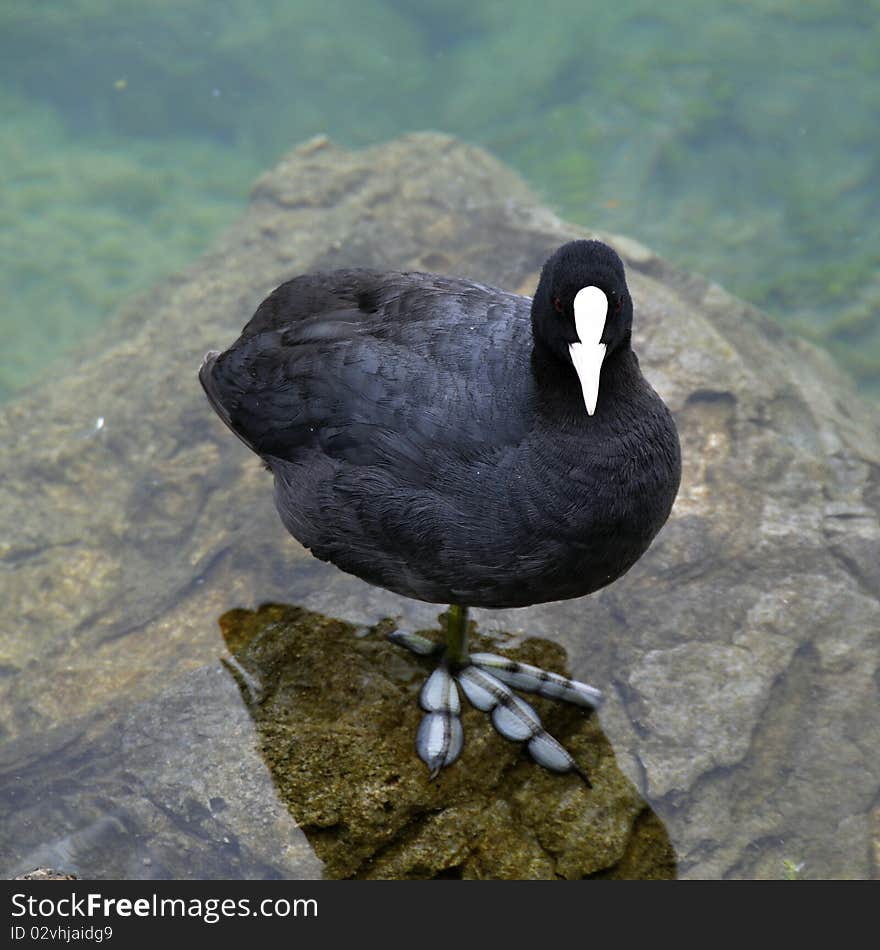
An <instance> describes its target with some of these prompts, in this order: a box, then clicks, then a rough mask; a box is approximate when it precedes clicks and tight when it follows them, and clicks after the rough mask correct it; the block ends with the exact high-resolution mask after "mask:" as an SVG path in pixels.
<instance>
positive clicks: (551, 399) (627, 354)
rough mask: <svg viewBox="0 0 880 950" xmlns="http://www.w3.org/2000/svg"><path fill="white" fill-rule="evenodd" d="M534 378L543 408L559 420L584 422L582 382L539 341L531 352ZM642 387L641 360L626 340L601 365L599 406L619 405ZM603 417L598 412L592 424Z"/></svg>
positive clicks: (572, 369) (571, 368) (564, 362)
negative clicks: (567, 418)
mask: <svg viewBox="0 0 880 950" xmlns="http://www.w3.org/2000/svg"><path fill="white" fill-rule="evenodd" d="M532 375H533V377H534V380H535V383H536V391H537V394H538V397H539V402H540V405H541V407H542V408H543V409H545V410H546V411H548V412H550V413H552V414H553V415H554V416H555V417H556V418H557V419H560V418H563V417H566V416H569V415H570V416H571V417H572V418H573V419H574V420H577V421H583V419H584V417H585V412H584V404H583V396H582V393H581V385H580V380H579V379H578V376H577V373H576V372H575V369H574V366H572V364H571V362H569V361H565V360H561V359H560V358H559V357H558V356H557V355H556V353H554V352H553V351H552V350H550V348H549V347H547V346H546V345H544V344H543V343H540V342H539V341H536V342H535V346H534V349H533V350H532ZM642 384H643V377H642V373H641V370H640V369H639V360H638V357H637V356H636V354H635V353H634V352H633V350H632V347H631V346H630V344H629V341H626V342H625V343H622V344H621V345H619V346H618V347H616V348H615V349H614V350H613V351H612V352H611V353H609V354H608V355H607V356H606V357H605V360H604V362H603V363H602V372H601V375H600V377H599V405H600V406H601V404H602V403H603V402H605V401H607V400H612V399H613V400H615V401H618V402H619V401H621V400H623V401H626V400H627V399H631V398H632V397H633V396H634V395H635V394H636V393H638V391H639V390H640V388H641V386H642ZM600 415H601V414H599V413H597V415H596V416H594V417H592V421H594V422H598V420H599V417H600ZM587 418H591V417H587Z"/></svg>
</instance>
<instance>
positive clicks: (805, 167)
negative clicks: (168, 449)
mask: <svg viewBox="0 0 880 950" xmlns="http://www.w3.org/2000/svg"><path fill="white" fill-rule="evenodd" d="M878 12H880V8H878V5H877V3H876V2H871V3H865V2H862V0H848V2H835V3H803V2H797V0H755V2H749V3H741V4H728V3H721V2H710V3H703V2H696V0H694V2H684V3H676V4H672V5H667V6H666V7H664V8H663V9H662V10H658V8H657V6H656V4H652V3H648V2H645V0H629V2H622V3H616V4H612V5H605V4H593V5H590V6H588V7H585V6H584V4H583V3H581V2H575V0H551V2H549V3H547V4H543V5H541V6H539V7H535V6H530V5H527V4H522V5H521V9H519V10H518V12H517V14H516V15H515V16H511V15H510V5H509V4H504V3H498V2H486V0H483V2H476V3H474V2H469V3H462V2H458V0H434V2H429V3H424V2H419V3H415V2H394V3H390V2H382V0H369V2H352V0H335V2H329V3H327V2H321V3H314V4H313V3H308V2H299V3H296V4H289V3H284V2H279V0H255V2H248V3H246V4H245V3H241V2H236V0H231V2H227V3H224V4H222V6H221V8H220V10H218V9H217V5H216V4H214V3H200V2H196V3H192V4H187V5H186V8H185V9H179V8H178V7H177V6H175V5H173V4H164V3H162V4H150V5H149V6H147V7H144V5H143V4H136V3H134V2H124V3H119V2H116V0H114V2H110V0H55V2H47V3H41V4H39V5H38V6H34V5H33V4H30V3H26V2H24V0H21V2H10V3H5V4H4V5H3V9H2V11H0V105H2V110H3V114H4V121H3V124H2V131H0V153H2V166H3V169H4V187H3V205H2V211H0V214H2V227H0V249H2V253H0V287H2V288H3V301H4V306H3V310H2V314H0V321H2V322H0V326H2V331H3V337H4V347H3V352H2V354H0V396H2V394H4V393H5V394H6V395H7V396H8V395H9V394H11V393H12V392H13V391H14V390H15V389H16V388H17V387H19V386H21V385H24V384H25V383H26V382H27V381H28V380H30V379H33V378H34V377H35V376H39V374H40V373H41V372H43V371H45V366H46V362H47V361H48V360H50V359H52V358H54V357H57V356H58V355H59V354H61V353H62V352H63V351H64V350H65V348H67V347H69V346H70V345H71V344H73V343H75V342H77V341H79V340H82V339H83V338H85V337H88V336H90V335H93V334H95V333H96V332H97V331H99V329H100V327H101V325H102V323H103V321H105V320H106V318H107V317H108V316H109V315H110V314H111V313H112V312H113V311H114V310H115V309H116V308H117V307H118V306H119V305H120V303H121V302H122V301H124V300H125V299H126V298H127V297H129V296H130V295H131V293H132V292H134V291H137V290H144V289H146V288H147V287H149V286H150V284H151V283H152V282H153V281H155V280H156V279H157V278H159V277H161V276H164V275H167V274H170V273H173V272H175V271H178V270H179V269H181V267H183V266H185V265H186V263H187V262H188V261H190V260H192V259H193V258H194V257H195V256H196V255H197V254H198V253H199V252H200V251H201V250H203V249H204V248H206V247H207V246H208V244H209V243H210V241H211V240H212V238H213V237H214V236H215V235H216V234H217V233H218V232H219V230H221V229H222V228H223V227H224V226H225V225H226V224H228V223H229V222H231V221H232V220H233V219H234V218H235V217H236V215H237V214H238V212H239V211H240V209H241V208H242V206H243V204H244V201H245V198H246V193H247V189H248V188H249V186H250V183H251V181H252V179H253V177H254V176H255V174H256V173H257V172H258V171H260V170H261V169H263V168H265V167H268V166H270V165H271V164H273V163H274V161H275V160H276V159H277V158H278V156H279V155H280V154H282V153H283V152H284V151H285V150H287V149H288V148H290V147H291V146H292V145H294V144H295V143H296V142H298V141H301V140H303V139H305V138H308V137H309V136H311V135H314V134H316V133H327V134H329V135H330V136H331V138H333V139H334V140H336V141H339V142H340V143H341V144H343V145H352V146H359V145H363V144H366V143H372V142H379V141H384V140H386V139H387V138H389V137H391V136H393V135H396V134H399V133H401V132H404V131H409V130H413V129H426V128H428V129H430V128H434V129H439V130H441V131H445V132H450V133H452V134H455V135H459V136H462V137H464V138H465V139H467V140H468V141H472V142H475V143H479V144H482V145H485V146H487V147H488V148H489V149H490V150H492V151H493V152H494V153H495V154H497V155H499V156H500V157H501V158H503V159H504V160H506V161H508V162H510V163H512V164H513V165H514V166H515V167H517V168H518V169H519V170H520V171H521V172H522V173H523V174H524V175H525V176H526V178H527V179H528V180H529V182H530V183H531V184H532V186H533V187H534V188H535V189H536V190H537V191H538V193H539V195H540V196H541V198H542V199H543V200H544V201H545V202H547V203H549V204H550V205H551V206H553V207H555V208H557V209H558V210H559V211H560V212H561V213H562V214H563V216H564V217H566V218H568V219H570V220H573V221H576V222H579V223H582V224H585V225H587V226H590V227H596V228H601V229H607V230H610V231H615V232H618V233H624V234H629V235H631V236H633V237H636V238H638V239H640V240H642V241H643V242H644V243H646V244H648V245H649V246H652V247H654V248H655V249H656V250H657V251H658V252H660V253H661V254H663V255H664V256H666V257H668V258H670V259H671V260H672V261H674V262H676V263H677V264H679V265H680V266H681V267H683V268H686V269H688V270H694V271H697V272H699V273H703V274H706V275H708V276H710V277H711V278H713V279H715V280H717V281H719V282H721V283H722V284H723V285H725V286H726V287H728V288H729V289H730V290H732V291H734V292H735V293H737V294H738V295H739V296H742V297H744V298H745V299H747V300H750V301H752V302H753V303H756V304H757V305H759V306H761V307H762V308H764V309H766V310H767V311H768V312H770V313H771V314H773V315H774V316H775V317H776V318H777V319H779V320H780V321H781V322H783V323H785V324H786V325H787V326H790V327H794V328H796V329H799V330H800V331H802V332H804V333H806V334H808V335H810V336H812V337H814V338H816V339H819V340H821V341H822V342H823V344H824V345H826V346H828V348H829V349H830V350H831V351H832V352H833V353H835V355H836V356H837V357H838V358H839V359H840V360H841V362H842V363H843V365H845V366H846V367H847V369H848V370H849V371H850V372H851V373H852V374H853V375H854V376H855V377H856V378H857V379H858V380H859V382H860V385H861V386H862V387H863V389H864V390H865V391H869V392H873V393H875V394H876V393H878V392H880V317H878V313H880V305H878V304H880V256H878V250H877V248H878V247H880V224H878V221H880V207H878V201H880V198H878V195H880V187H878V186H880V182H878V180H877V175H878V172H877V166H876V162H875V156H876V152H877V147H878V144H880V143H878V132H877V123H876V116H877V114H878V113H880V81H878V79H880V75H878V74H880V54H878V52H877V51H878V49H880V37H878V29H880V26H878V24H880V17H878Z"/></svg>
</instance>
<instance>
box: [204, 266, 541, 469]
mask: <svg viewBox="0 0 880 950" xmlns="http://www.w3.org/2000/svg"><path fill="white" fill-rule="evenodd" d="M528 307H529V301H528V300H527V299H526V298H522V297H517V296H515V295H512V294H504V293H502V292H500V291H497V290H493V289H492V288H487V287H484V286H483V285H480V284H476V283H472V282H469V281H461V280H455V279H451V278H441V277H435V276H433V275H426V274H397V275H387V274H386V275H380V274H373V273H371V272H366V271H346V272H334V273H333V274H318V275H310V276H308V277H304V278H297V279H295V280H293V281H289V282H288V283H287V284H283V285H282V286H281V287H279V288H278V289H277V290H276V291H275V292H274V293H273V294H272V295H270V297H269V298H267V300H266V301H265V302H264V303H263V304H262V305H261V307H260V308H259V309H258V311H257V313H256V314H255V315H254V317H253V319H252V320H251V321H250V323H249V324H248V325H247V327H245V329H244V331H243V332H242V335H241V337H240V339H239V341H238V342H237V343H236V344H235V346H233V347H232V348H230V350H228V351H227V352H226V353H224V354H223V355H222V356H220V357H219V358H217V359H216V360H215V361H214V363H213V365H212V366H211V367H210V368H209V370H208V373H207V374H206V375H207V376H208V378H207V380H203V381H204V382H205V388H206V390H207V391H208V395H209V397H210V398H211V401H212V402H213V403H214V405H215V408H217V410H218V412H219V414H220V415H221V417H222V418H224V421H226V422H227V424H228V425H229V426H230V428H232V429H233V431H235V432H236V433H237V434H238V435H239V436H240V437H241V438H242V439H243V440H244V441H245V442H246V443H247V444H248V445H250V446H251V448H253V450H254V451H255V452H257V453H258V454H259V455H261V456H263V457H267V458H278V459H282V460H285V461H291V462H292V461H296V459H297V457H298V456H300V455H301V454H302V453H303V452H308V451H309V450H312V451H314V449H316V448H319V449H320V451H321V452H323V453H324V454H325V455H326V456H328V457H329V458H332V459H336V460H339V461H342V462H347V463H352V464H355V465H364V466H370V465H379V466H395V467H396V468H397V470H398V472H399V474H400V475H403V474H404V470H412V471H417V470H419V469H425V468H427V469H430V467H431V466H432V465H436V464H443V463H445V462H448V460H449V457H450V455H452V456H453V457H456V458H462V457H464V458H478V457H481V456H486V457H489V456H491V455H492V454H493V452H494V451H496V450H497V449H499V448H501V447H504V446H509V445H510V444H512V443H515V442H516V441H518V440H519V439H520V438H522V436H523V434H524V427H525V425H526V422H525V419H524V416H523V413H522V412H521V411H513V409H512V406H515V405H516V406H521V405H522V400H523V398H525V397H524V394H523V391H524V388H525V387H527V386H528V385H529V381H530V375H529V367H528V358H529V354H530V350H531V329H530V324H529V320H528V312H529V311H528ZM309 454H310V453H309Z"/></svg>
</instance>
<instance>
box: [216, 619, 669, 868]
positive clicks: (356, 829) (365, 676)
mask: <svg viewBox="0 0 880 950" xmlns="http://www.w3.org/2000/svg"><path fill="white" fill-rule="evenodd" d="M219 623H220V627H221V630H222V632H223V636H224V639H225V640H226V643H227V646H228V647H229V650H230V652H231V653H232V654H233V656H234V657H235V664H230V666H229V669H230V671H231V672H232V673H233V675H234V676H235V678H236V680H237V682H238V684H239V687H240V689H241V693H242V696H243V698H244V700H245V703H246V705H247V707H248V709H249V710H250V713H251V715H252V716H253V719H254V722H255V724H256V727H257V733H258V736H259V740H258V741H259V742H260V744H261V749H260V751H261V754H262V757H263V759H264V761H265V763H266V765H267V766H268V768H269V771H270V773H271V775H272V779H273V781H274V783H275V785H276V788H277V790H278V793H279V795H280V797H281V799H282V801H283V802H284V804H285V805H286V806H287V808H288V809H289V810H290V812H291V814H292V816H293V817H294V819H295V820H296V822H297V824H298V825H299V826H300V827H301V828H302V830H303V831H304V832H305V834H306V835H307V837H308V839H309V842H310V844H311V846H312V847H313V848H314V849H315V852H316V854H317V855H318V857H319V858H320V859H321V860H322V861H323V862H324V874H325V876H327V877H335V878H349V877H353V878H390V879H399V878H508V879H518V878H543V879H546V878H566V879H576V878H584V877H612V878H671V877H674V876H675V872H676V862H675V854H674V852H673V850H672V846H671V844H670V842H669V838H668V836H667V833H666V829H665V827H664V826H663V824H662V823H661V822H660V820H659V819H658V818H657V816H656V815H655V814H654V813H653V812H652V811H651V809H650V808H649V807H648V806H647V804H646V803H645V801H644V800H643V799H642V798H641V797H640V795H639V794H638V792H637V791H636V789H635V788H634V787H633V785H632V783H631V782H629V780H628V779H627V778H626V777H625V776H624V775H623V774H622V773H621V772H620V770H619V769H618V768H617V764H616V762H615V757H614V752H613V750H612V749H611V746H610V745H609V743H608V741H607V739H606V738H605V736H604V734H603V733H602V731H601V729H600V728H599V725H598V722H597V720H596V717H595V716H586V715H585V714H584V712H583V711H582V710H579V709H575V708H565V707H563V706H561V705H559V704H555V703H552V702H548V701H546V700H542V699H536V700H535V707H536V709H537V711H538V712H539V714H540V716H541V718H542V720H543V722H544V724H545V726H546V728H547V729H548V731H550V732H551V734H552V735H554V736H556V738H558V739H559V740H560V741H561V742H562V743H563V744H564V745H565V746H566V748H567V749H568V750H569V751H570V752H571V753H572V755H574V757H575V758H576V759H577V761H578V762H579V763H580V764H581V765H582V766H584V767H585V768H586V770H587V772H588V773H589V775H590V778H591V780H592V783H593V788H592V790H589V789H587V788H586V787H585V786H584V784H583V782H582V781H581V780H580V779H579V778H578V777H577V776H574V775H555V774H551V773H549V772H547V771H545V770H544V769H542V768H540V767H538V766H536V765H535V764H534V763H533V762H532V761H531V760H530V759H529V757H528V754H527V752H526V751H525V750H524V749H523V748H522V747H520V746H519V745H515V744H513V743H510V742H506V741H505V740H504V739H502V738H501V737H500V736H498V735H497V734H496V733H495V732H494V731H493V729H492V727H491V725H490V723H489V722H488V721H487V719H486V717H485V715H484V714H482V713H479V712H477V711H476V710H474V709H470V708H467V709H465V710H463V716H462V719H463V725H464V730H465V736H466V741H465V748H464V752H463V753H462V756H461V758H460V759H459V761H458V762H456V763H455V764H454V765H453V766H451V767H450V768H448V769H445V770H444V771H443V772H442V773H441V774H440V776H439V777H438V778H437V779H436V780H434V781H429V779H428V775H427V771H426V769H425V766H424V765H423V764H422V762H421V761H419V759H418V758H417V757H416V754H415V747H414V742H415V734H416V729H417V727H418V724H419V720H420V718H421V715H422V713H421V711H420V710H419V708H418V704H417V696H418V690H419V688H420V686H421V683H422V681H423V680H424V676H425V670H424V669H422V668H421V667H420V665H419V661H418V660H416V659H415V658H414V657H412V656H411V655H409V654H405V653H404V652H403V651H401V650H400V649H399V648H397V647H394V646H392V645H391V644H389V643H388V642H387V641H386V639H385V634H386V633H387V632H388V630H389V629H390V626H385V625H383V624H380V625H378V626H377V627H374V628H370V629H368V630H363V629H361V630H358V629H356V628H355V627H353V626H352V625H350V624H347V623H344V622H342V621H340V620H333V619H330V618H327V617H324V616H322V615H320V614H316V613H311V612H309V611H306V610H304V609H302V608H300V607H294V606H287V605H279V604H267V605H264V606H262V607H260V608H259V609H258V610H257V611H248V610H232V611H229V612H228V613H225V614H223V616H222V617H220V620H219ZM475 646H476V648H477V649H481V650H483V649H492V650H494V649H497V647H498V643H497V640H495V639H491V638H488V637H484V636H480V635H477V636H476V638H475ZM506 652H507V653H508V654H509V655H511V656H513V657H515V658H516V659H519V660H524V661H527V662H529V663H534V664H537V665H539V666H542V667H545V668H548V669H556V670H560V671H561V670H562V669H563V666H564V653H563V651H562V649H561V648H560V647H558V646H556V645H555V644H552V643H550V642H549V641H547V640H543V639H541V640H538V639H530V640H527V641H526V642H525V643H524V644H522V646H521V647H519V648H518V649H509V650H507V651H506Z"/></svg>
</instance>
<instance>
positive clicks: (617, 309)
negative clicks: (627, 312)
mask: <svg viewBox="0 0 880 950" xmlns="http://www.w3.org/2000/svg"><path fill="white" fill-rule="evenodd" d="M621 310H623V297H618V298H617V303H616V304H615V305H614V312H615V313H620V311H621Z"/></svg>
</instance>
